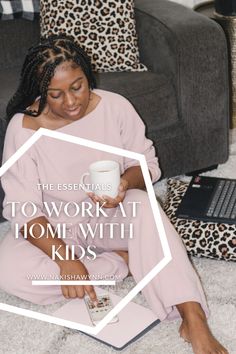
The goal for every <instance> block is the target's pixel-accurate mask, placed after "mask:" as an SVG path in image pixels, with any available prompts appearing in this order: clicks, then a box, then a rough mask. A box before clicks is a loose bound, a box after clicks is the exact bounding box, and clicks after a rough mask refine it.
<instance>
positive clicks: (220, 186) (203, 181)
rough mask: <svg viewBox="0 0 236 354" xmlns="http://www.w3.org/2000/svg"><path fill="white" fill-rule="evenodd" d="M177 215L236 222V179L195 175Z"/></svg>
mask: <svg viewBox="0 0 236 354" xmlns="http://www.w3.org/2000/svg"><path fill="white" fill-rule="evenodd" d="M176 216H177V217H179V218H184V219H196V220H202V221H207V222H217V223H226V224H236V180H234V179H227V178H216V177H203V176H194V177H193V178H192V180H191V182H190V185H189V186H188V189H187V191H186V193H185V195H184V197H183V199H182V201H181V203H180V205H179V207H178V209H177V211H176Z"/></svg>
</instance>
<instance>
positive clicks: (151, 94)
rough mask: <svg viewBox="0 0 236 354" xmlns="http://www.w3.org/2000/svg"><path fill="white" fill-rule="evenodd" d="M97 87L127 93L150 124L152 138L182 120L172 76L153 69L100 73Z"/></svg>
mask: <svg viewBox="0 0 236 354" xmlns="http://www.w3.org/2000/svg"><path fill="white" fill-rule="evenodd" d="M97 84H98V85H97V86H98V88H101V89H104V90H108V91H113V92H116V93H119V94H121V95H122V96H124V97H126V98H127V99H128V100H130V102H131V103H132V104H133V105H134V107H135V109H136V110H137V112H138V113H139V115H140V116H141V118H143V119H144V122H145V123H146V125H148V131H147V133H148V135H149V137H150V138H152V137H154V136H155V137H156V136H158V132H160V131H161V130H163V129H166V128H168V127H171V126H173V125H177V124H178V123H179V118H178V108H177V100H176V94H175V89H174V86H173V84H172V81H171V79H170V78H168V77H167V76H165V75H163V74H158V73H153V72H149V71H147V72H136V73H131V72H117V73H102V74H98V75H97Z"/></svg>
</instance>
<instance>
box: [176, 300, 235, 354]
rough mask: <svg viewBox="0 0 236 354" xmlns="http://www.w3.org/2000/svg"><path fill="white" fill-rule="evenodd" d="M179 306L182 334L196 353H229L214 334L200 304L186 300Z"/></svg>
mask: <svg viewBox="0 0 236 354" xmlns="http://www.w3.org/2000/svg"><path fill="white" fill-rule="evenodd" d="M177 308H178V310H179V312H180V314H181V317H182V318H183V322H182V324H181V326H180V328H179V333H180V336H181V337H182V338H183V339H184V340H186V341H187V342H189V343H191V345H192V348H193V352H194V354H229V352H228V351H227V350H226V349H225V348H224V347H223V346H222V345H221V344H220V343H219V342H218V341H217V340H216V339H215V338H214V336H213V335H212V333H211V331H210V329H209V327H208V324H207V319H206V316H205V313H204V312H203V310H202V308H201V306H200V304H198V303H197V302H186V303H183V304H180V305H177Z"/></svg>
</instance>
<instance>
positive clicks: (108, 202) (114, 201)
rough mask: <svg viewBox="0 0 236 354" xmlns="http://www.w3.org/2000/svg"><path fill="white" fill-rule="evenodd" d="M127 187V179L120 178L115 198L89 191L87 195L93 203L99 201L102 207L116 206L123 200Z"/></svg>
mask: <svg viewBox="0 0 236 354" xmlns="http://www.w3.org/2000/svg"><path fill="white" fill-rule="evenodd" d="M127 189H128V181H127V180H126V179H123V178H121V179H120V185H119V188H118V194H117V196H116V197H115V198H111V197H109V196H107V195H103V196H102V197H99V196H97V195H96V194H94V193H91V192H89V193H88V196H89V197H90V198H91V199H92V201H93V202H94V203H97V202H99V203H100V204H101V205H103V208H116V207H117V206H118V205H119V203H121V202H123V200H124V198H125V194H126V191H127ZM104 203H105V204H104Z"/></svg>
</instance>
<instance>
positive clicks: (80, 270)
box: [57, 260, 97, 302]
mask: <svg viewBox="0 0 236 354" xmlns="http://www.w3.org/2000/svg"><path fill="white" fill-rule="evenodd" d="M57 264H58V265H59V267H60V275H61V277H62V279H63V280H78V281H79V280H89V273H88V271H87V269H86V267H85V266H84V264H83V263H82V262H80V261H79V260H69V261H61V262H58V263H57ZM73 276H74V278H75V279H73ZM68 278H69V279H68ZM61 289H62V294H63V295H64V296H65V298H67V299H69V298H76V297H79V298H80V299H82V298H83V297H84V295H85V294H87V295H88V296H89V297H90V299H91V301H93V302H96V301H97V295H96V293H95V290H94V287H93V286H92V285H62V286H61Z"/></svg>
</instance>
